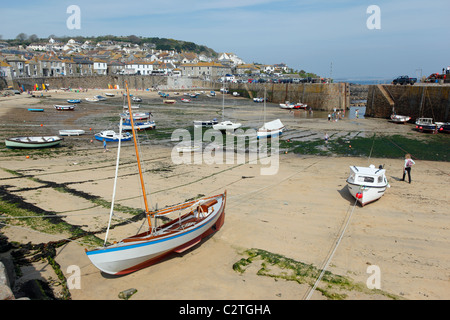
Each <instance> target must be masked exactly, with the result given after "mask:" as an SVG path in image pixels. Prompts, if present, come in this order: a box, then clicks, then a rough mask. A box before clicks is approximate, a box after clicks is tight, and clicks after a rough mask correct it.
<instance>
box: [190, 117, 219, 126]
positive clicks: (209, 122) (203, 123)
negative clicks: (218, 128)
mask: <svg viewBox="0 0 450 320" xmlns="http://www.w3.org/2000/svg"><path fill="white" fill-rule="evenodd" d="M218 123H219V121H217V119H213V120H205V121H202V120H194V128H201V127H203V128H206V127H212V126H213V125H215V124H218Z"/></svg>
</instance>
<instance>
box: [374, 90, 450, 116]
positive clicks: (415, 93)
mask: <svg viewBox="0 0 450 320" xmlns="http://www.w3.org/2000/svg"><path fill="white" fill-rule="evenodd" d="M393 111H394V112H395V113H396V114H398V115H405V116H410V117H411V118H412V120H415V119H417V118H433V119H434V121H441V122H449V121H450V86H449V85H428V84H415V85H413V86H411V85H403V86H400V85H397V86H395V85H373V86H370V87H369V91H368V94H367V106H366V116H371V117H376V118H389V117H390V115H391V114H392V112H393Z"/></svg>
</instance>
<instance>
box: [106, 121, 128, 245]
mask: <svg viewBox="0 0 450 320" xmlns="http://www.w3.org/2000/svg"><path fill="white" fill-rule="evenodd" d="M122 123H123V121H122V117H120V125H119V144H118V146H117V160H116V173H115V175H114V188H113V196H112V200H111V210H110V212H109V221H108V228H107V229H106V235H105V242H104V243H103V246H106V241H107V239H108V234H109V229H110V227H111V220H112V216H113V212H114V201H115V199H116V186H117V176H118V173H119V162H120V161H119V159H120V145H121V142H122Z"/></svg>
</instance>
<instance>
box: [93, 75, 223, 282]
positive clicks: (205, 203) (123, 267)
mask: <svg viewBox="0 0 450 320" xmlns="http://www.w3.org/2000/svg"><path fill="white" fill-rule="evenodd" d="M125 84H126V88H127V94H129V89H128V83H127V82H125ZM128 105H129V106H131V101H130V99H129V98H128ZM129 112H130V113H131V107H130V108H129ZM130 120H131V125H132V127H133V130H132V132H133V141H134V146H135V152H136V160H137V164H138V169H139V177H140V180H141V191H142V195H143V199H144V205H145V215H146V220H147V222H148V231H145V232H142V233H139V234H136V235H133V236H130V237H128V238H125V239H123V240H121V241H118V242H114V243H112V244H108V243H107V237H108V234H109V229H110V225H111V220H112V216H113V205H112V206H111V212H110V219H109V223H108V227H107V231H106V236H105V242H104V245H103V246H102V247H99V248H96V249H93V250H86V254H87V256H88V258H89V259H90V261H91V262H92V264H93V265H94V266H95V267H97V268H98V269H99V270H100V271H102V272H104V273H107V274H112V275H123V274H128V273H131V272H134V271H137V270H139V269H142V268H145V267H147V266H149V265H152V264H154V263H156V262H157V261H160V260H161V259H162V258H163V257H165V256H167V255H169V254H171V253H174V252H176V253H180V252H183V251H185V250H187V249H189V248H192V247H193V246H195V245H197V244H198V243H199V242H200V241H201V240H202V239H203V238H205V237H207V236H209V235H211V234H213V233H214V232H216V231H218V230H220V228H221V227H222V225H223V223H224V219H225V203H226V191H225V192H224V193H223V194H219V195H215V196H211V197H204V198H201V199H197V200H193V201H188V202H185V203H182V204H178V205H175V206H171V207H168V208H165V209H161V210H155V211H150V210H149V208H148V203H147V193H146V190H145V183H144V178H143V175H142V169H141V164H140V156H139V149H138V145H137V139H136V133H135V128H134V121H133V117H131V119H130ZM120 127H122V126H120ZM120 143H121V141H119V145H118V151H117V163H116V176H115V182H116V181H117V176H118V175H117V172H118V167H119V163H120V161H119V155H120ZM115 190H116V184H114V188H113V201H112V203H113V204H114V197H115ZM169 214H172V215H175V217H174V218H173V220H171V221H169V222H167V223H164V224H163V225H160V226H156V223H155V222H153V223H152V219H155V218H156V217H157V216H167V215H169ZM155 220H156V219H155Z"/></svg>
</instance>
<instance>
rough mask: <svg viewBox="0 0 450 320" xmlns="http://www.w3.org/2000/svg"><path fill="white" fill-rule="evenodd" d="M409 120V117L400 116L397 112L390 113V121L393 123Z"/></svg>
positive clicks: (403, 122)
mask: <svg viewBox="0 0 450 320" xmlns="http://www.w3.org/2000/svg"><path fill="white" fill-rule="evenodd" d="M409 120H411V117H408V116H401V115H398V114H392V115H391V121H392V122H395V123H402V124H405V123H406V122H408V121H409Z"/></svg>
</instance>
